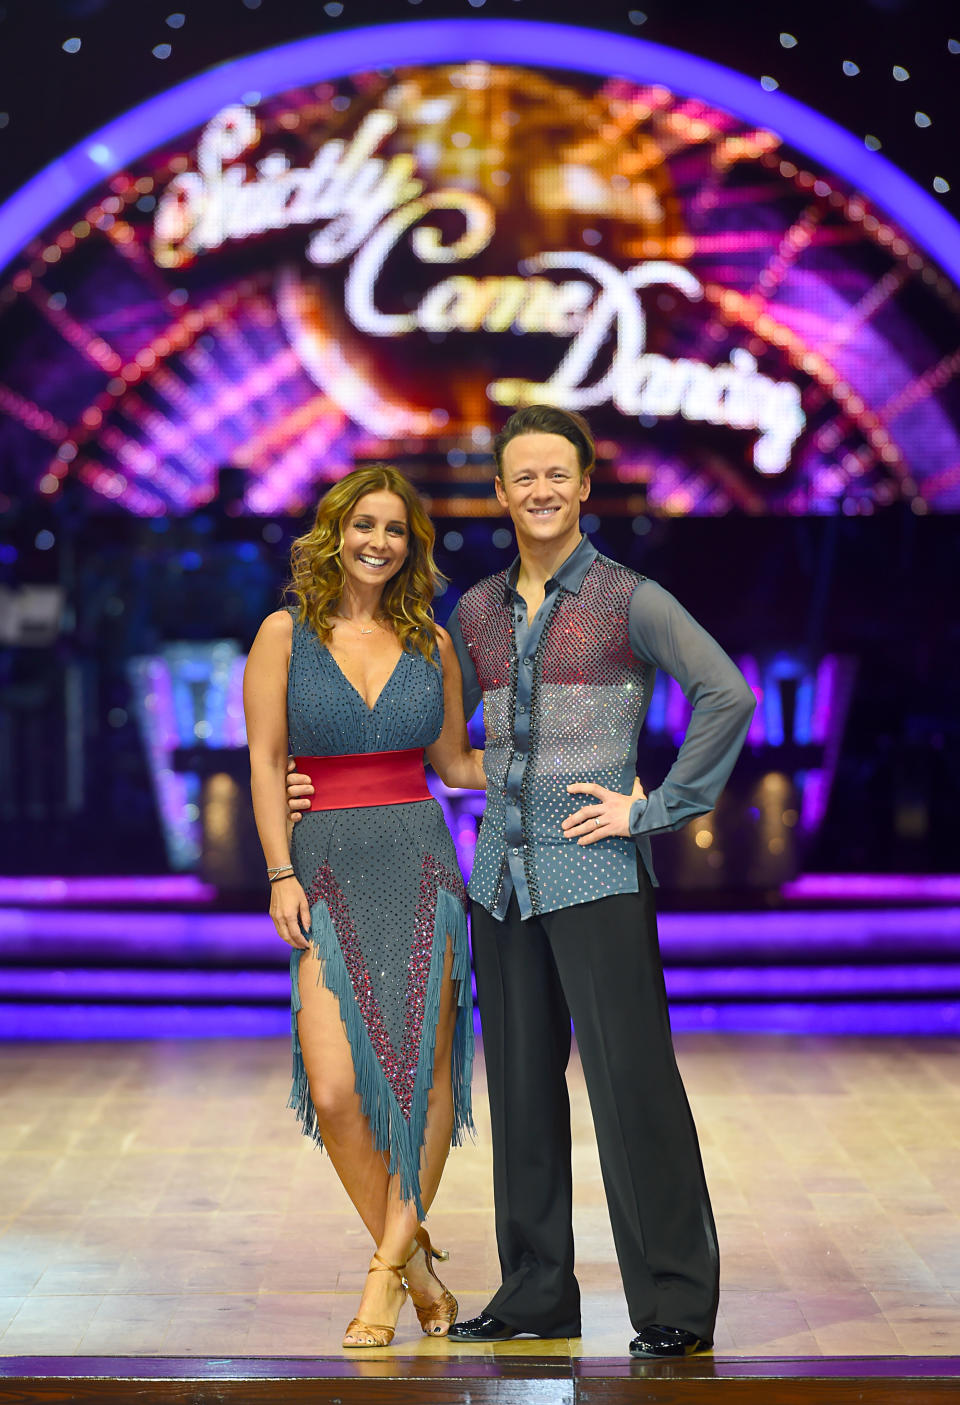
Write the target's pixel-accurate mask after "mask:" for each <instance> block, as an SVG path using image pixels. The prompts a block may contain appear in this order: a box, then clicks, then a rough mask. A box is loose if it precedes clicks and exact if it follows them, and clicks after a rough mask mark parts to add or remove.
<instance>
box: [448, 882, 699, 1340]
mask: <svg viewBox="0 0 960 1405" xmlns="http://www.w3.org/2000/svg"><path fill="white" fill-rule="evenodd" d="M638 869H639V881H640V891H639V892H638V893H624V894H617V895H615V896H613V897H607V898H599V899H597V900H596V901H594V902H586V903H580V904H578V905H576V906H574V907H567V908H561V909H560V910H559V911H557V912H550V913H545V914H544V915H543V916H541V917H531V918H528V919H527V921H525V922H521V920H520V914H519V910H518V908H517V903H516V898H515V897H514V898H512V899H511V902H510V907H509V909H508V912H507V917H506V920H505V921H504V922H497V921H495V920H494V919H493V918H492V917H491V916H490V914H489V913H488V912H486V911H485V910H484V909H483V908H482V907H480V906H479V905H478V904H477V903H474V904H473V909H472V925H473V956H474V966H475V969H476V976H477V998H478V1002H479V1006H480V1019H481V1024H482V1026H483V1048H484V1056H485V1061H486V1071H487V1088H488V1092H489V1097H490V1114H491V1122H492V1129H493V1182H494V1198H495V1205H496V1225H497V1245H498V1248H499V1251H500V1267H501V1272H502V1275H503V1284H502V1287H501V1288H500V1290H499V1291H498V1292H497V1293H496V1294H495V1296H494V1297H493V1299H492V1300H491V1302H490V1303H489V1305H488V1306H487V1308H486V1309H485V1311H486V1312H488V1313H490V1314H491V1315H492V1316H494V1317H499V1318H500V1319H501V1320H502V1321H504V1322H507V1323H509V1324H510V1325H511V1326H512V1327H515V1328H517V1329H518V1330H520V1331H528V1332H536V1333H538V1334H539V1335H541V1336H576V1335H579V1331H580V1290H579V1286H578V1284H577V1280H576V1278H575V1277H574V1271H573V1228H572V1177H571V1169H570V1105H569V1102H568V1099H567V1086H566V1079H565V1076H564V1074H565V1069H566V1066H567V1061H568V1058H569V1055H570V1020H571V1016H572V1018H573V1025H574V1029H575V1032H576V1038H577V1048H578V1050H579V1053H580V1061H581V1064H582V1066H583V1072H584V1076H585V1079H586V1084H587V1091H588V1094H589V1097H590V1106H591V1109H592V1112H593V1122H594V1127H595V1129H596V1135H597V1145H598V1149H599V1153H600V1166H601V1170H602V1172H603V1184H604V1189H605V1191H606V1197H607V1206H608V1209H609V1212H610V1223H611V1225H612V1227H613V1237H614V1242H615V1244H616V1250H617V1258H618V1260H619V1263H620V1273H621V1276H622V1278H623V1285H624V1290H625V1292H626V1297H627V1307H628V1309H629V1313H630V1320H631V1321H632V1323H633V1325H634V1327H635V1328H636V1329H637V1330H638V1331H639V1330H640V1328H641V1327H645V1326H647V1325H648V1324H649V1323H651V1322H657V1323H661V1324H663V1325H665V1326H670V1327H683V1328H686V1329H687V1330H688V1331H690V1332H694V1333H695V1334H696V1335H697V1336H698V1337H700V1338H702V1339H703V1340H705V1341H712V1339H713V1328H714V1321H715V1319H716V1312H717V1296H718V1270H719V1260H718V1253H717V1238H716V1230H715V1227H714V1223H713V1214H712V1212H711V1209H710V1200H709V1197H708V1194H707V1187H706V1182H705V1180H704V1175H703V1166H702V1164H701V1160H700V1148H699V1145H698V1142H697V1133H696V1129H695V1127H694V1124H693V1118H692V1117H691V1115H690V1109H689V1106H688V1104H687V1098H686V1094H685V1093H684V1089H683V1084H682V1083H681V1081H680V1074H679V1072H678V1070H677V1064H676V1059H675V1057H674V1052H673V1042H672V1039H671V1035H670V1021H669V1015H668V1012H667V999H666V992H665V990H664V984H663V968H662V965H661V960H660V948H659V944H658V942H657V924H656V911H655V908H654V902H653V892H652V888H651V886H650V881H649V878H648V877H647V874H646V871H645V870H644V869H643V866H642V865H639V864H638Z"/></svg>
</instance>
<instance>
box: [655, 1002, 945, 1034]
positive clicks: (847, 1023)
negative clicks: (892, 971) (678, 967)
mask: <svg viewBox="0 0 960 1405" xmlns="http://www.w3.org/2000/svg"><path fill="white" fill-rule="evenodd" d="M670 1023H671V1025H672V1027H673V1030H674V1032H675V1033H685V1034H694V1033H698V1034H707V1033H710V1034H794V1035H798V1036H809V1037H814V1038H825V1037H831V1036H834V1037H838V1038H839V1037H850V1036H851V1035H853V1036H864V1037H867V1038H883V1039H907V1038H917V1037H920V1038H928V1037H930V1036H934V1037H940V1038H956V1037H957V1036H958V1035H960V1002H957V1001H949V1002H942V1001H926V1000H896V1001H893V1000H889V1001H877V1002H872V1001H871V1002H870V1003H864V1004H853V1003H851V1002H838V1003H836V1004H834V1003H832V1002H831V1003H827V1004H822V1005H816V1004H802V1003H799V1002H793V1003H790V1002H784V1003H781V1004H775V1005H761V1004H756V1005H750V1004H730V1005H676V1006H674V1007H673V1008H672V1009H671V1011H670Z"/></svg>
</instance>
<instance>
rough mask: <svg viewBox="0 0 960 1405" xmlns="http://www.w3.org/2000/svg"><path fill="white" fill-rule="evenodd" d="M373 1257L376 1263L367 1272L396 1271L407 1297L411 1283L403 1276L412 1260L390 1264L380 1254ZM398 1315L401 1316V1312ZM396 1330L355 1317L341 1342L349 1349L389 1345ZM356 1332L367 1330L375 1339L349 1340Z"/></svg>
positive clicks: (404, 1294) (401, 1304) (368, 1334)
mask: <svg viewBox="0 0 960 1405" xmlns="http://www.w3.org/2000/svg"><path fill="white" fill-rule="evenodd" d="M373 1257H374V1259H375V1260H376V1263H373V1264H371V1265H370V1267H369V1269H368V1270H367V1272H368V1273H395V1274H396V1275H397V1277H398V1278H399V1279H400V1283H401V1286H402V1288H403V1296H404V1298H405V1297H406V1295H407V1291H408V1289H409V1287H410V1285H409V1283H408V1282H407V1280H406V1279H405V1278H404V1276H403V1270H404V1269H405V1268H406V1265H407V1263H409V1262H410V1260H409V1259H407V1260H406V1262H405V1263H402V1264H388V1263H387V1262H386V1261H385V1260H384V1259H381V1257H380V1255H379V1254H374V1256H373ZM400 1306H401V1308H402V1307H403V1302H401V1303H400ZM397 1315H398V1316H399V1313H398V1314H397ZM396 1330H397V1329H396V1327H395V1326H394V1327H387V1326H384V1324H383V1323H381V1322H364V1321H363V1319H362V1318H361V1317H355V1318H353V1320H352V1321H351V1323H350V1324H349V1326H348V1327H347V1330H346V1331H345V1332H344V1334H343V1337H344V1339H343V1341H342V1342H341V1346H343V1347H345V1348H346V1349H347V1350H348V1351H356V1350H357V1349H358V1348H361V1347H369V1346H389V1345H390V1343H391V1342H392V1341H393V1334H394V1332H395V1331H396ZM354 1332H365V1333H366V1334H367V1336H369V1337H373V1341H372V1342H348V1341H347V1337H349V1336H351V1335H352V1334H353V1333H354Z"/></svg>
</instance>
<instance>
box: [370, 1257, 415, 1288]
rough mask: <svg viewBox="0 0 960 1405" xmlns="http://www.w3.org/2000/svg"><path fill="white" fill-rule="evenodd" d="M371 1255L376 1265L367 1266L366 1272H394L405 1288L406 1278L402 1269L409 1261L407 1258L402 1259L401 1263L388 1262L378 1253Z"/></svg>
mask: <svg viewBox="0 0 960 1405" xmlns="http://www.w3.org/2000/svg"><path fill="white" fill-rule="evenodd" d="M373 1257H374V1258H375V1259H376V1265H375V1266H372V1267H371V1268H369V1269H368V1270H367V1272H368V1273H395V1274H396V1275H397V1277H398V1278H399V1279H400V1282H401V1283H402V1284H403V1286H404V1287H405V1288H406V1287H407V1280H406V1279H405V1278H404V1276H403V1270H404V1269H405V1268H406V1266H407V1264H408V1263H409V1262H410V1260H409V1259H404V1261H403V1263H402V1264H388V1263H387V1261H386V1259H382V1258H381V1257H380V1255H379V1254H374V1256H373Z"/></svg>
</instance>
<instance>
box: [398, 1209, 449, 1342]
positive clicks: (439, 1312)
mask: <svg viewBox="0 0 960 1405" xmlns="http://www.w3.org/2000/svg"><path fill="white" fill-rule="evenodd" d="M414 1237H415V1239H416V1241H417V1248H416V1249H414V1251H413V1254H411V1255H410V1259H412V1258H413V1256H414V1254H416V1253H417V1252H418V1251H419V1250H420V1249H422V1250H423V1253H424V1257H425V1258H426V1261H427V1268H428V1269H429V1270H430V1272H431V1274H432V1276H433V1277H434V1278H436V1279H437V1283H438V1284H439V1286H440V1296H439V1297H438V1298H434V1299H433V1301H432V1302H425V1301H424V1298H425V1297H426V1294H425V1293H418V1292H417V1291H416V1290H415V1289H413V1288H411V1289H410V1301H411V1302H412V1303H413V1308H414V1311H415V1312H416V1314H417V1318H418V1319H419V1322H420V1326H421V1327H422V1328H423V1331H424V1333H425V1334H426V1335H427V1336H428V1337H444V1336H446V1334H447V1333H446V1332H444V1331H440V1330H439V1329H438V1326H431V1325H430V1324H431V1323H435V1324H439V1323H442V1322H445V1323H446V1324H447V1332H449V1330H450V1328H451V1326H452V1325H453V1323H454V1322H455V1321H456V1320H457V1300H456V1298H455V1297H454V1296H453V1294H452V1293H451V1292H450V1289H449V1288H445V1287H444V1286H443V1284H442V1283H440V1279H439V1278H437V1275H436V1274H435V1273H434V1272H433V1264H432V1260H434V1259H436V1260H437V1261H438V1262H439V1263H446V1261H447V1259H449V1257H450V1255H449V1253H448V1252H447V1251H446V1249H435V1248H434V1247H433V1245H432V1244H431V1243H430V1236H429V1234H428V1233H427V1231H426V1230H425V1229H424V1228H423V1227H422V1226H421V1227H420V1229H418V1230H417V1233H416V1235H415V1236H414ZM410 1259H407V1263H409V1262H410ZM404 1267H406V1265H404Z"/></svg>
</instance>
